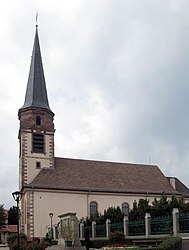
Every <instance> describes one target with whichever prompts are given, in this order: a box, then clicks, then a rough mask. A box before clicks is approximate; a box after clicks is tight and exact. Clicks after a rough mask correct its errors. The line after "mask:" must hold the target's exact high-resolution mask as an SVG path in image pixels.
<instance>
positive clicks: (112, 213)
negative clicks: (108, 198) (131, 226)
mask: <svg viewBox="0 0 189 250" xmlns="http://www.w3.org/2000/svg"><path fill="white" fill-rule="evenodd" d="M123 217H124V214H123V212H122V211H121V208H120V207H119V206H117V207H109V208H108V209H107V210H104V214H101V213H98V212H97V213H96V215H93V216H91V217H90V218H88V217H86V218H82V219H81V222H84V224H85V226H90V225H91V224H92V221H96V223H97V224H98V225H102V224H105V223H106V220H107V219H109V220H110V221H111V223H119V222H122V221H123Z"/></svg>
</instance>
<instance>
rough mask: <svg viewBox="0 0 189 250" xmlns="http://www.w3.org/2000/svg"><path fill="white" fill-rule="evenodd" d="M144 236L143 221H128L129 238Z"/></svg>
mask: <svg viewBox="0 0 189 250" xmlns="http://www.w3.org/2000/svg"><path fill="white" fill-rule="evenodd" d="M136 235H145V221H144V220H138V221H129V236H136Z"/></svg>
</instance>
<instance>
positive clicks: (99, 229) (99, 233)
mask: <svg viewBox="0 0 189 250" xmlns="http://www.w3.org/2000/svg"><path fill="white" fill-rule="evenodd" d="M96 237H106V225H105V224H104V225H96Z"/></svg>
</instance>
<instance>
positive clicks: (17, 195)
mask: <svg viewBox="0 0 189 250" xmlns="http://www.w3.org/2000/svg"><path fill="white" fill-rule="evenodd" d="M12 196H13V198H14V200H15V201H16V208H17V249H18V250H19V249H20V239H19V217H20V214H19V201H20V200H21V198H22V193H21V192H19V191H15V192H13V193H12Z"/></svg>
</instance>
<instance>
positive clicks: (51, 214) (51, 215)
mask: <svg viewBox="0 0 189 250" xmlns="http://www.w3.org/2000/svg"><path fill="white" fill-rule="evenodd" d="M49 216H50V219H51V240H52V239H53V228H52V217H53V213H50V214H49Z"/></svg>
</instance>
